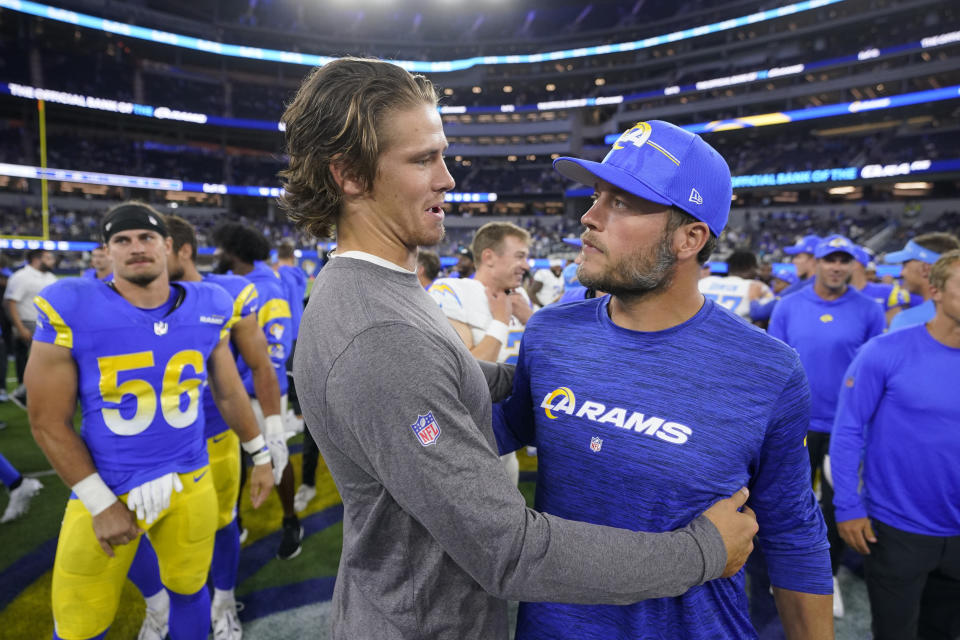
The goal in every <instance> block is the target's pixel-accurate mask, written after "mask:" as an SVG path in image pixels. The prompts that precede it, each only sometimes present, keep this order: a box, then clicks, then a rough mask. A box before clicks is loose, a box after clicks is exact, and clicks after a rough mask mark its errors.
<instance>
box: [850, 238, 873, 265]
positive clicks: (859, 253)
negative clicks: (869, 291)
mask: <svg viewBox="0 0 960 640" xmlns="http://www.w3.org/2000/svg"><path fill="white" fill-rule="evenodd" d="M853 257H854V258H856V259H857V262H859V263H860V264H862V265H863V268H864V269H866V268H867V267H868V266H870V260H871V259H872V256H871V255H870V252H869V251H867V250H866V248H864V247H861V246H860V245H858V244H856V245H853Z"/></svg>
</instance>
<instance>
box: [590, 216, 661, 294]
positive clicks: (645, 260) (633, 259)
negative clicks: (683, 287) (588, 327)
mask: <svg viewBox="0 0 960 640" xmlns="http://www.w3.org/2000/svg"><path fill="white" fill-rule="evenodd" d="M672 235H673V234H672V232H670V233H666V232H665V233H664V234H663V235H661V236H660V240H659V242H658V243H657V244H656V246H654V247H653V248H652V249H649V250H638V251H636V252H634V253H632V254H629V255H626V256H624V257H622V258H620V259H619V260H618V261H617V262H616V263H615V264H614V265H613V266H611V267H608V268H607V269H606V270H605V271H604V272H603V273H600V274H597V275H591V274H588V273H587V272H586V270H585V269H584V265H582V264H581V265H580V266H579V267H577V279H578V280H579V281H580V284H581V285H583V286H585V287H587V288H588V289H595V290H597V291H603V292H604V293H609V294H611V295H613V296H616V297H617V298H620V299H622V300H637V299H640V298H642V297H644V296H647V295H650V294H652V293H655V292H657V291H661V290H663V289H665V288H667V287H668V286H669V285H670V283H671V282H673V277H674V275H675V274H676V266H677V255H676V253H674V252H673V246H672V245H673V240H672ZM591 244H595V243H593V242H592V241H591ZM600 248H601V249H602V248H603V247H600Z"/></svg>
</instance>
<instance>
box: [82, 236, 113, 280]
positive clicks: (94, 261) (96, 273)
mask: <svg viewBox="0 0 960 640" xmlns="http://www.w3.org/2000/svg"><path fill="white" fill-rule="evenodd" d="M83 277H85V278H94V279H96V280H108V279H110V278H112V277H113V260H111V259H110V253H109V252H108V251H107V248H106V247H105V246H103V245H102V244H101V245H97V247H96V248H94V249H93V251H91V252H90V268H89V269H87V270H86V271H84V272H83Z"/></svg>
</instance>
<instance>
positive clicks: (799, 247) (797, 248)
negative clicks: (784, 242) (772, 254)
mask: <svg viewBox="0 0 960 640" xmlns="http://www.w3.org/2000/svg"><path fill="white" fill-rule="evenodd" d="M821 239H822V238H820V236H814V235H810V236H803V237H802V238H800V239H799V240H797V243H796V244H795V245H793V246H792V247H784V248H783V252H784V253H786V254H787V255H791V256H795V255H797V254H798V253H809V254H810V255H813V254H814V253H815V252H816V250H817V245H818V244H820V240H821Z"/></svg>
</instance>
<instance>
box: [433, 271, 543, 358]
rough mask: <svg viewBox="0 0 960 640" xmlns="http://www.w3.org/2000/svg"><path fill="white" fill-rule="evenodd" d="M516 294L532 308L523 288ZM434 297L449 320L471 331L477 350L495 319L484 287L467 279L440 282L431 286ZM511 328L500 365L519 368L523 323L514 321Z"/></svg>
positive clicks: (498, 356) (502, 351)
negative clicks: (510, 365)
mask: <svg viewBox="0 0 960 640" xmlns="http://www.w3.org/2000/svg"><path fill="white" fill-rule="evenodd" d="M516 291H517V292H518V293H519V294H520V295H522V296H523V298H524V300H526V301H527V304H530V298H529V297H528V296H527V292H526V291H524V290H523V288H518V289H517V290H516ZM430 295H432V296H433V299H434V300H436V301H437V304H439V305H440V309H442V310H443V313H444V315H446V316H447V318H449V319H451V320H457V321H458V322H462V323H464V324H465V325H468V326H469V327H470V331H471V334H472V336H473V344H474V346H476V345H477V344H479V342H480V341H481V340H483V336H484V334H485V333H486V332H487V327H488V326H489V325H490V323H491V322H493V315H492V314H491V313H490V305H489V303H488V302H487V292H486V291H485V287H484V285H483V284H482V283H480V282H478V281H476V280H471V279H465V278H439V279H437V280H435V281H434V282H433V285H431V287H430ZM507 326H508V327H509V328H510V333H509V334H508V336H507V343H506V344H504V345H501V346H500V353H499V354H498V355H497V362H506V363H507V364H516V363H517V356H518V355H519V354H520V338H521V337H523V323H521V322H520V321H519V320H517V319H516V318H515V317H511V318H510V322H509V323H507Z"/></svg>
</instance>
